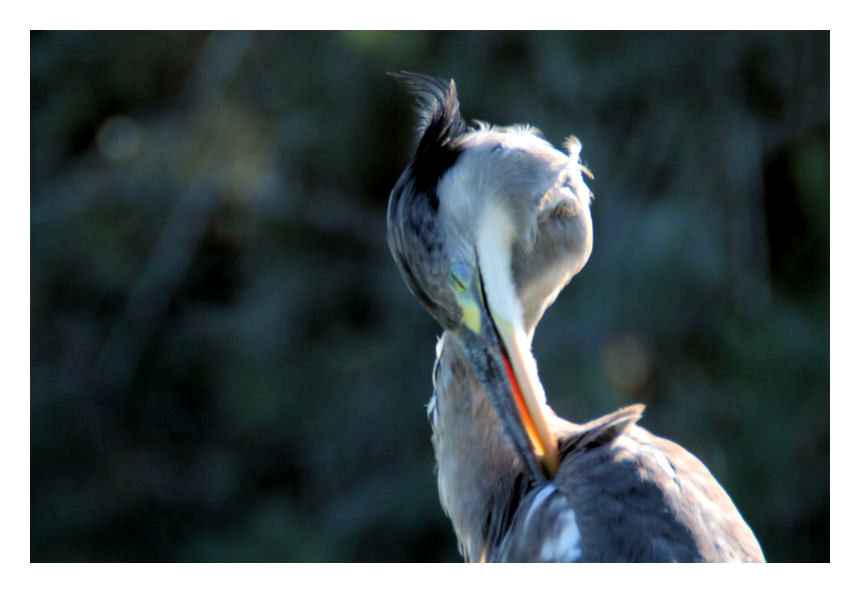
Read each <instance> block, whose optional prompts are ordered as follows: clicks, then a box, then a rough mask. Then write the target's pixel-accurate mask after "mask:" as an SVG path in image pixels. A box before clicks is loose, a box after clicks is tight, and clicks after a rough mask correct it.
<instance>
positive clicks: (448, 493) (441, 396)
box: [429, 333, 524, 561]
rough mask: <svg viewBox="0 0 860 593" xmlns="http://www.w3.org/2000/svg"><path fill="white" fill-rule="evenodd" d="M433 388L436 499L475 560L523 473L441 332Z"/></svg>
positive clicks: (454, 346) (460, 356) (453, 343)
mask: <svg viewBox="0 0 860 593" xmlns="http://www.w3.org/2000/svg"><path fill="white" fill-rule="evenodd" d="M434 384H435V389H434V396H433V401H432V402H431V409H430V411H429V413H430V420H431V424H432V426H433V448H434V451H435V454H436V463H437V469H438V473H437V480H438V487H439V498H440V500H441V503H442V507H443V508H444V509H445V512H446V513H447V514H448V516H449V517H450V518H451V522H452V523H453V525H454V530H455V532H456V533H457V539H458V540H459V543H460V547H461V551H462V552H463V554H464V556H466V558H467V559H470V560H473V561H476V560H480V559H482V557H483V553H484V550H485V545H486V542H487V539H488V538H492V537H493V535H494V534H493V531H494V530H497V529H499V528H500V526H498V525H494V524H493V521H498V520H499V517H500V516H502V515H504V513H501V512H499V511H501V510H502V509H503V508H504V507H505V505H507V504H508V502H509V501H508V499H509V497H510V495H511V491H512V489H513V484H514V481H515V480H516V477H517V475H518V474H523V473H524V470H523V466H522V462H521V461H520V459H519V457H518V455H517V452H516V450H515V449H514V446H513V444H512V443H511V441H510V438H509V437H508V436H507V434H506V433H505V429H504V426H503V424H502V422H501V420H500V419H499V417H498V415H497V413H496V410H495V409H494V408H493V406H492V404H491V403H490V400H489V398H488V397H487V395H486V393H485V392H484V388H483V387H482V386H481V384H480V382H479V381H478V378H477V376H476V375H475V373H474V371H473V370H472V366H471V365H470V364H469V362H468V360H467V358H466V354H465V352H464V351H463V350H462V348H461V347H460V345H459V343H458V342H457V340H455V339H453V338H452V337H451V336H450V335H448V334H447V333H446V334H444V335H443V336H442V338H440V340H439V344H438V345H437V367H436V369H435V372H434ZM494 511H495V512H494Z"/></svg>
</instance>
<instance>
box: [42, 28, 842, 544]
mask: <svg viewBox="0 0 860 593" xmlns="http://www.w3.org/2000/svg"><path fill="white" fill-rule="evenodd" d="M829 45H830V37H829V33H827V32H755V33H746V32H709V33H683V32H672V33H661V32H648V33H636V32H599V33H578V32H577V33H550V32H533V33H518V32H503V33H494V32H482V33H470V32H457V33H444V32H442V33H425V32H404V33H398V32H308V33H304V32H290V33H253V34H252V33H207V32H193V33H185V32H167V33H162V32H133V33H131V32H97V33H92V32H71V33H68V32H34V33H32V34H31V46H30V51H31V58H30V60H31V61H30V67H31V70H30V72H31V88H30V90H31V113H30V130H31V152H30V183H31V200H30V231H31V232H30V236H31V243H30V261H31V270H30V294H31V297H30V298H31V317H30V327H31V354H30V356H31V371H30V375H31V393H30V402H31V403H30V410H31V417H30V423H31V425H30V434H31V441H30V455H31V457H30V459H31V484H30V488H31V494H30V496H31V511H30V512H31V515H30V529H31V533H30V536H31V539H30V541H31V548H30V557H31V560H32V561H60V560H62V561H257V560H261V561H262V560H265V561H454V560H459V555H458V554H457V546H456V541H455V538H454V535H453V532H452V530H451V528H450V525H449V524H448V521H447V519H446V518H445V516H444V515H443V513H442V511H441V509H440V506H439V503H438V499H437V494H436V485H435V477H434V473H433V464H434V461H433V453H432V449H431V445H430V427H429V425H428V423H427V420H426V417H425V411H424V404H425V403H426V402H427V400H428V399H429V397H430V393H431V382H430V371H431V366H432V362H433V356H434V344H435V338H436V336H437V335H438V334H439V333H440V330H439V328H438V327H437V326H436V325H435V322H433V321H432V320H431V318H430V317H429V316H428V315H427V314H426V313H424V311H423V310H422V309H421V308H420V306H419V305H418V303H417V301H415V300H414V299H413V298H412V297H411V295H410V294H409V293H408V292H407V290H406V288H405V285H404V284H403V282H402V280H401V278H400V275H399V273H398V271H397V269H396V267H395V265H394V263H393V262H392V260H391V257H390V255H389V252H388V249H387V246H386V243H385V208H386V203H387V199H388V193H389V191H390V189H391V187H392V186H393V184H394V182H395V180H396V179H397V177H398V176H399V174H400V172H401V170H402V169H403V168H404V166H405V165H406V163H407V161H408V159H409V157H410V156H411V152H412V149H413V147H414V143H415V138H414V133H413V132H414V123H413V118H412V112H411V107H412V100H411V99H410V98H409V97H408V96H407V95H406V94H405V93H404V92H403V91H402V89H400V88H399V87H398V85H397V84H396V83H395V82H394V81H393V80H392V79H390V78H389V77H387V76H385V72H386V71H398V70H401V69H406V70H415V71H420V72H426V73H429V74H433V75H436V76H440V77H454V78H455V79H456V80H457V82H458V87H459V90H460V99H461V105H462V107H463V112H464V115H465V116H466V117H467V118H470V119H471V118H480V119H484V120H488V121H491V122H495V123H499V124H510V123H519V122H528V123H531V124H534V125H536V126H537V127H539V128H540V129H542V130H543V132H544V134H545V135H546V137H547V138H548V139H549V140H550V141H552V142H554V143H556V144H559V143H561V142H562V140H563V139H564V138H565V137H566V136H567V135H569V134H576V135H577V136H578V137H579V138H580V140H581V141H582V143H583V146H584V148H583V158H584V161H585V163H586V164H587V165H588V166H589V167H590V169H591V170H592V171H593V172H594V174H595V176H596V178H595V180H594V181H593V182H591V183H590V186H591V188H592V190H593V191H594V194H595V201H594V204H593V209H592V212H593V216H594V228H595V244H594V252H593V255H592V256H591V261H590V262H589V264H588V265H587V266H586V268H585V269H584V270H583V272H582V273H581V274H580V275H579V276H578V277H577V278H575V279H574V281H573V283H572V284H571V285H570V286H569V287H568V288H567V289H566V290H565V291H564V292H563V293H562V295H561V297H560V298H559V300H558V302H557V303H556V304H555V306H553V307H552V308H551V309H550V310H549V311H548V313H547V315H546V317H545V320H544V322H543V323H542V325H541V326H539V328H538V331H537V336H536V339H535V346H534V348H535V355H536V358H537V360H538V363H539V366H540V370H541V377H542V379H543V381H544V384H545V386H546V390H547V393H548V395H549V400H550V403H551V404H552V405H553V407H554V408H555V409H556V411H557V412H558V413H559V414H561V415H562V416H565V417H568V418H570V419H572V420H578V421H585V420H588V419H590V418H592V417H594V416H597V415H600V414H603V413H607V412H610V411H612V410H614V409H615V408H617V407H619V406H622V405H624V404H627V403H632V402H644V403H646V404H648V409H647V411H646V414H645V417H644V419H643V421H642V424H643V425H644V426H645V427H646V428H649V429H650V430H652V431H654V432H656V433H658V434H661V435H663V436H666V437H669V438H671V439H674V440H676V441H678V442H680V443H681V444H683V445H684V446H686V447H687V448H688V449H689V450H690V451H692V452H693V453H694V454H696V455H697V456H699V457H700V458H701V459H702V460H703V461H704V462H705V463H706V464H707V465H708V467H709V468H710V469H711V470H712V472H713V473H714V475H715V476H716V477H717V478H718V479H719V480H720V481H721V482H722V483H723V485H724V486H725V487H726V489H727V490H728V492H729V493H730V494H731V495H732V497H733V498H734V500H735V502H736V503H737V505H738V507H739V509H740V510H741V512H742V514H743V515H744V516H745V518H746V519H747V520H748V522H749V523H750V525H751V526H752V528H753V529H754V531H755V532H756V534H757V535H758V537H759V539H760V541H761V544H762V547H763V548H764V551H765V555H766V556H767V557H768V559H769V560H771V561H827V560H828V559H829V556H830V544H829V539H830V537H829V536H830V529H829V523H830V511H829V495H830V493H829V490H830V487H829V484H830V467H829V453H830V447H829V398H830V388H829V360H830V352H829V257H830V256H829V213H830V205H829V198H830V193H829V158H830V153H829V141H830V132H829V78H830V74H829V63H830V59H829Z"/></svg>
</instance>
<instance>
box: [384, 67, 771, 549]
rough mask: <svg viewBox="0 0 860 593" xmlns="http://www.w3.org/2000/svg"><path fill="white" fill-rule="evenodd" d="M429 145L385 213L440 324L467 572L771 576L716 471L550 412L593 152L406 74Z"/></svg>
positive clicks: (620, 431) (445, 405)
mask: <svg viewBox="0 0 860 593" xmlns="http://www.w3.org/2000/svg"><path fill="white" fill-rule="evenodd" d="M394 76H395V77H396V78H398V79H399V80H400V81H402V82H403V83H404V84H405V85H406V86H407V87H408V88H409V89H410V90H411V91H412V92H413V93H414V94H415V95H416V97H417V99H418V105H419V133H420V140H419V142H418V148H417V150H416V152H415V156H414V157H413V158H412V160H411V161H410V162H409V164H408V166H407V167H406V170H405V171H404V172H403V174H402V175H401V176H400V179H399V180H398V181H397V184H396V185H395V187H394V189H393V191H392V192H391V196H390V199H389V203H388V243H389V246H390V248H391V252H392V254H393V256H394V259H395V261H396V262H397V266H398V267H399V269H400V271H401V273H402V275H403V278H404V280H405V281H406V284H407V286H408V287H409V289H410V291H411V292H412V294H413V295H415V297H416V298H417V299H418V300H419V301H420V302H421V304H422V305H423V306H424V307H425V308H426V309H427V310H428V311H429V312H430V314H431V315H432V316H433V317H434V318H435V319H436V320H437V321H438V322H439V323H440V324H441V325H442V327H443V329H444V332H443V334H442V337H441V338H440V339H439V341H438V342H437V345H436V362H435V365H434V368H433V385H434V392H433V397H432V399H431V401H430V404H429V405H428V417H429V419H430V422H431V425H432V430H433V437H432V441H433V447H434V451H435V455H436V462H437V472H438V487H439V497H440V501H441V504H442V507H443V508H444V510H445V512H446V514H447V515H448V516H449V517H450V519H451V523H452V524H453V527H454V531H455V532H456V535H457V539H458V542H459V546H460V551H461V553H462V554H463V556H464V558H465V559H466V560H467V561H512V562H523V561H584V562H598V561H622V562H629V561H646V562H658V561H678V562H686V561H710V562H722V561H753V562H755V561H759V562H760V561H764V557H763V555H762V551H761V548H760V547H759V544H758V541H757V540H756V538H755V535H753V533H752V531H751V530H750V528H749V526H748V525H747V524H746V522H745V521H744V519H743V518H742V517H741V515H740V513H739V512H738V510H737V509H736V508H735V505H734V504H733V503H732V501H731V499H730V498H729V496H728V495H727V494H726V492H725V491H724V490H723V488H722V487H721V486H720V485H719V483H718V482H717V481H716V480H715V479H714V477H713V476H712V475H711V473H710V472H709V471H708V469H707V468H706V467H705V466H704V465H703V464H702V463H701V462H700V461H699V460H698V459H696V457H694V456H693V455H692V454H691V453H689V452H688V451H686V450H685V449H683V448H682V447H681V446H679V445H677V444H675V443H673V442H672V441H669V440H666V439H663V438H660V437H657V436H654V435H653V434H651V433H650V432H648V431H647V430H645V429H644V428H642V427H640V426H639V425H638V424H637V421H638V420H639V419H640V417H641V415H642V412H643V410H644V406H642V405H632V406H628V407H625V408H622V409H621V410H618V411H616V412H614V413H612V414H609V415H607V416H603V417H602V418H598V419H596V420H592V421H591V422H588V423H586V424H574V423H572V422H568V421H566V420H564V419H562V418H559V417H558V416H557V415H556V414H555V413H554V412H553V411H552V409H551V408H550V407H549V406H548V405H547V403H546V396H545V394H544V390H543V387H542V386H541V383H540V380H539V379H538V373H537V364H536V362H535V360H534V357H533V356H532V354H531V342H532V337H533V335H534V331H535V327H536V326H537V324H538V321H540V318H541V316H542V315H543V313H544V311H545V310H546V308H547V307H549V306H550V305H551V304H552V303H553V301H555V299H556V297H557V296H558V294H559V292H560V291H561V289H562V288H563V287H564V286H565V285H566V284H567V283H568V282H569V281H570V280H571V278H572V277H573V276H574V275H575V274H576V273H578V272H579V271H580V270H581V269H582V267H583V266H584V265H585V263H586V262H587V261H588V258H589V256H590V255H591V248H592V225H591V214H590V209H589V206H590V202H591V193H590V191H589V189H588V187H587V186H586V183H585V180H584V179H583V174H585V175H589V173H588V171H587V169H585V168H584V167H583V165H582V164H581V163H580V158H579V154H580V143H579V142H578V141H577V140H576V139H575V138H570V139H568V140H567V141H566V142H565V144H564V149H565V152H562V151H559V150H557V149H556V148H554V147H553V146H552V145H551V144H550V143H549V142H547V141H546V140H545V139H544V138H543V137H542V136H541V134H540V132H538V131H537V130H536V129H534V128H532V127H529V126H512V127H496V126H492V125H489V124H486V123H482V122H476V123H475V124H474V125H472V126H470V125H468V124H467V123H466V122H465V121H464V120H463V118H462V117H461V115H460V106H459V102H458V99H457V91H456V87H455V85H454V81H453V80H451V81H450V82H449V83H447V84H445V83H442V82H440V81H438V80H436V79H434V78H431V77H429V76H424V75H420V74H411V73H402V74H397V75H394Z"/></svg>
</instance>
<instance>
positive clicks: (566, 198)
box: [388, 73, 592, 479]
mask: <svg viewBox="0 0 860 593" xmlns="http://www.w3.org/2000/svg"><path fill="white" fill-rule="evenodd" d="M395 76H396V77H397V78H398V79H400V80H401V81H402V82H404V83H405V84H406V86H407V87H408V88H409V89H410V90H411V91H413V93H415V95H416V96H417V98H418V102H419V133H420V136H421V138H420V140H419V143H418V147H417V149H416V153H415V156H414V157H413V158H412V160H411V161H410V163H409V165H408V166H407V167H406V170H405V171H404V172H403V174H402V175H401V176H400V179H399V180H398V181H397V183H396V185H395V187H394V189H393V190H392V192H391V197H390V199H389V203H388V243H389V247H390V248H391V252H392V254H393V256H394V259H395V261H396V262H397V265H398V267H399V268H400V271H401V273H402V275H403V278H404V280H405V281H406V284H407V286H408V287H409V289H410V290H411V292H412V293H413V294H414V295H415V297H416V298H418V300H419V301H420V302H421V303H422V305H424V307H425V308H426V309H427V310H428V311H429V312H430V314H431V315H432V316H433V317H434V318H435V319H436V320H437V321H438V322H439V323H440V324H441V325H442V326H443V327H444V328H445V329H446V330H448V331H449V333H450V334H451V335H452V336H454V338H455V339H457V340H459V342H460V344H461V345H462V347H463V349H464V351H465V352H466V354H467V356H468V358H469V362H470V363H471V365H472V367H473V369H474V370H475V373H476V375H477V376H478V378H479V380H480V381H481V384H482V385H483V387H484V389H485V391H486V392H487V395H488V397H489V398H490V400H491V402H492V403H493V406H494V408H495V409H496V412H497V413H498V415H499V417H500V419H501V421H502V423H503V424H504V426H505V428H506V431H507V433H508V435H509V436H510V437H511V439H512V441H513V444H514V446H515V447H516V449H517V450H518V452H519V454H520V456H521V457H522V458H523V461H524V462H525V464H526V466H527V467H529V468H530V469H531V471H532V474H533V475H534V476H535V477H536V478H537V479H543V478H545V477H552V476H553V475H554V473H555V471H556V469H557V466H558V451H557V444H556V439H555V437H554V435H553V434H552V432H551V430H550V427H549V424H548V421H547V414H548V413H550V412H549V410H548V408H547V406H546V396H545V394H544V391H543V387H542V386H541V383H540V380H539V379H538V375H537V365H536V363H535V360H534V358H533V356H532V355H531V351H530V349H531V339H532V335H533V332H534V329H535V326H536V325H537V322H538V321H539V319H540V317H541V316H542V314H543V312H544V310H545V309H546V307H548V306H549V305H550V304H551V303H552V302H553V301H554V300H555V298H556V296H557V295H558V293H559V291H560V290H561V288H562V287H563V286H564V285H565V284H567V282H569V280H570V278H571V277H572V276H573V275H574V274H576V273H577V272H578V271H579V270H580V269H581V268H582V266H584V265H585V262H586V261H587V260H588V257H589V255H590V253H591V245H592V229H591V216H590V212H589V202H590V198H591V194H590V192H589V190H588V188H587V186H586V185H585V183H584V181H583V179H582V172H583V171H585V172H586V173H587V170H585V169H584V168H583V167H582V166H581V164H580V162H579V143H578V141H576V140H575V139H570V140H569V141H568V142H567V143H566V147H567V153H563V152H561V151H559V150H556V149H555V148H554V147H553V146H552V145H551V144H550V143H549V142H547V141H546V140H545V139H544V138H543V137H541V135H540V133H539V132H538V131H537V130H535V129H534V128H531V127H528V126H513V127H504V128H501V127H494V126H490V125H488V124H485V123H482V122H477V123H476V125H475V126H468V125H467V124H466V123H465V122H464V121H463V119H462V117H461V115H460V108H459V102H458V99H457V91H456V87H455V85H454V81H453V80H452V81H450V82H449V83H448V84H444V83H442V82H440V81H437V80H436V79H434V78H431V77H429V76H424V75H420V74H407V73H403V74H398V75H395Z"/></svg>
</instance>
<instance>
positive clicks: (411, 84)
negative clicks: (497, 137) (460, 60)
mask: <svg viewBox="0 0 860 593" xmlns="http://www.w3.org/2000/svg"><path fill="white" fill-rule="evenodd" d="M390 76H392V77H394V78H395V79H397V80H398V81H399V82H400V83H401V84H403V85H404V86H405V87H406V89H407V90H409V92H410V93H412V94H413V95H414V96H415V98H416V99H417V103H418V105H417V107H418V132H419V133H420V134H421V140H420V141H419V142H418V148H417V149H416V151H415V158H414V160H413V166H412V172H413V175H414V182H415V186H416V189H417V190H419V191H426V190H428V189H430V188H431V187H432V186H433V185H435V184H436V182H437V181H438V180H439V177H441V176H442V174H443V173H444V172H445V171H447V170H448V169H449V168H450V167H451V166H452V165H453V164H454V162H455V161H456V160H457V157H458V156H459V154H460V150H458V149H457V148H456V147H455V146H454V145H453V143H454V140H455V139H456V138H457V137H458V136H460V135H461V134H463V133H464V132H465V131H466V129H467V127H466V124H465V122H464V121H463V118H462V116H461V115H460V102H459V100H458V99H457V86H456V85H455V84H454V81H453V80H450V81H449V82H448V83H447V84H446V83H444V82H442V81H441V80H439V79H436V78H433V77H432V76H427V75H426V74H418V73H415V72H401V73H399V74H393V73H392V74H390Z"/></svg>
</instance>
